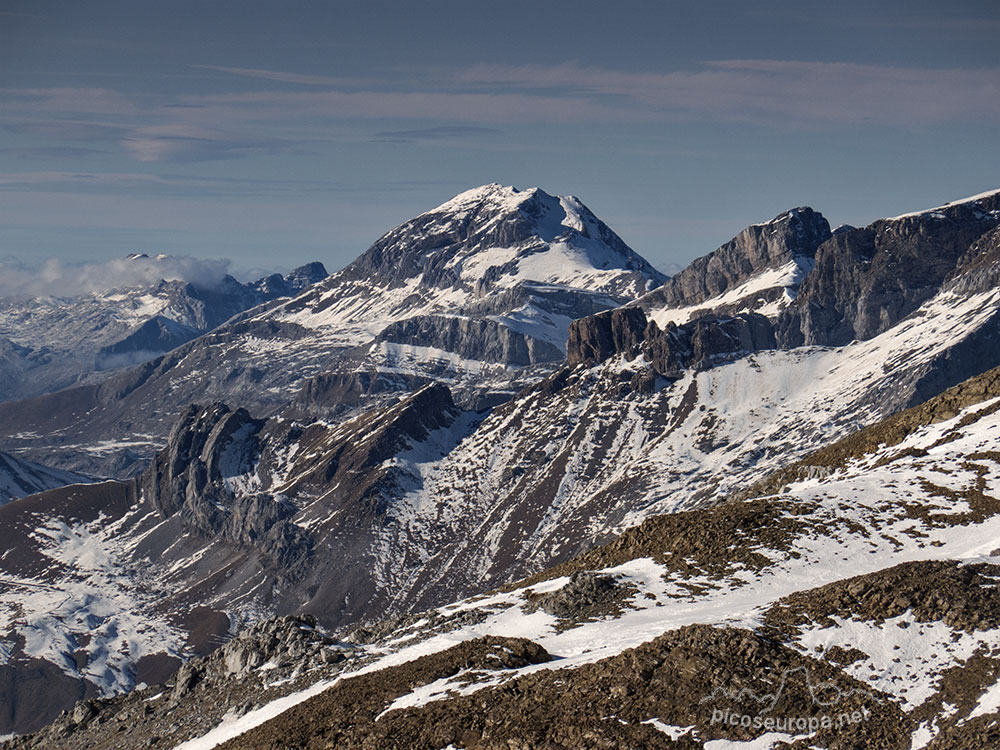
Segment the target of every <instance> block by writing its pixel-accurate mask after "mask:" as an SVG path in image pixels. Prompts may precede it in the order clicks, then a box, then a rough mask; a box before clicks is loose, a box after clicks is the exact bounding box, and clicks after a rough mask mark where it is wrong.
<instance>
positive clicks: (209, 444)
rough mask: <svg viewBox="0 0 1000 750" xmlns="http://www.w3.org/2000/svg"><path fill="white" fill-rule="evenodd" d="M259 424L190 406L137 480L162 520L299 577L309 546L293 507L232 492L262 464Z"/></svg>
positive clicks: (220, 409) (216, 407)
mask: <svg viewBox="0 0 1000 750" xmlns="http://www.w3.org/2000/svg"><path fill="white" fill-rule="evenodd" d="M264 425H265V422H264V420H255V419H253V418H251V417H250V415H249V413H247V411H246V410H245V409H237V410H236V411H232V410H230V409H229V407H227V406H226V405H224V404H219V403H216V404H212V405H211V406H208V407H201V406H191V407H189V408H188V410H187V411H186V412H185V413H184V414H183V415H182V417H181V419H180V420H179V421H178V423H177V424H176V425H175V426H174V429H173V430H172V431H171V433H170V437H169V439H168V441H167V447H166V448H164V450H163V451H161V452H160V454H159V455H158V456H157V457H156V459H155V460H154V461H153V464H152V465H151V466H150V467H149V468H148V469H147V470H146V471H145V472H144V473H143V474H142V475H141V476H140V477H138V478H137V479H136V480H134V483H135V487H136V489H137V491H138V493H139V495H140V496H141V497H142V498H143V499H144V500H146V501H147V502H149V503H150V504H151V505H152V506H153V507H154V508H155V509H156V510H157V511H158V512H159V513H160V515H161V516H162V517H163V518H169V517H171V516H173V515H175V514H177V515H178V516H179V517H180V519H181V521H182V522H183V524H184V525H185V527H186V528H188V529H190V530H191V531H194V532H195V533H197V534H200V535H202V536H204V537H206V538H213V537H216V536H219V537H222V538H224V539H226V540H227V541H229V542H232V543H234V544H236V545H238V546H241V547H245V548H251V549H254V550H257V551H259V552H261V553H262V554H263V555H264V557H265V558H266V559H268V560H270V561H271V562H272V563H273V564H274V566H275V568H276V569H278V570H280V571H281V575H282V577H285V578H295V577H296V576H297V575H299V574H300V573H301V572H302V566H303V565H304V563H305V559H306V558H307V557H308V555H309V552H310V548H311V540H310V539H309V537H308V535H307V534H306V532H305V531H303V530H302V529H301V528H299V527H298V526H295V525H294V524H292V523H291V520H290V519H291V517H292V516H294V515H295V512H296V508H295V506H294V505H293V504H292V503H290V502H289V501H288V500H286V499H285V498H283V497H281V496H274V495H272V494H270V493H267V492H255V491H253V489H252V486H251V488H250V491H247V490H246V489H244V490H243V491H234V489H233V486H232V483H233V482H234V481H238V478H239V477H242V476H245V475H249V474H250V473H251V472H253V470H254V469H255V468H256V464H257V461H258V459H259V458H260V452H261V448H260V444H259V440H258V436H259V434H260V432H261V429H262V428H263V427H264Z"/></svg>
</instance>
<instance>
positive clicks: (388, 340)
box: [3, 185, 664, 471]
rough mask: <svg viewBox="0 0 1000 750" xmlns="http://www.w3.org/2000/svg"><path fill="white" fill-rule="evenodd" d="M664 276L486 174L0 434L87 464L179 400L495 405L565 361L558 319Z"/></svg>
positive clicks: (172, 414) (143, 433)
mask: <svg viewBox="0 0 1000 750" xmlns="http://www.w3.org/2000/svg"><path fill="white" fill-rule="evenodd" d="M663 279H664V277H663V275H662V274H660V273H659V272H657V271H656V270H655V269H654V268H653V267H652V266H650V265H649V264H648V263H647V262H646V261H644V260H643V259H642V258H640V257H639V256H638V255H636V254H635V253H634V252H633V251H632V250H630V249H629V248H628V247H627V246H626V245H625V244H624V243H623V242H622V240H621V239H620V238H619V237H618V236H617V235H615V234H614V232H612V231H611V230H610V229H609V228H608V227H607V226H606V225H605V224H604V223H602V222H601V221H600V220H598V219H597V218H596V217H595V216H594V215H593V213H591V212H590V211H589V210H588V209H587V208H586V207H585V206H583V204H581V203H580V202H579V201H578V200H577V199H576V198H572V197H554V196H550V195H548V194H546V193H544V192H543V191H541V190H539V189H537V188H534V189H531V190H525V191H518V190H516V189H514V188H510V187H502V186H499V185H487V186H485V187H482V188H477V189H475V190H471V191H468V192H466V193H463V194H461V195H459V196H458V197H456V198H455V199H453V200H451V201H449V202H447V203H445V204H443V205H441V206H439V207H437V208H435V209H432V210H431V211H428V212H426V213H424V214H421V215H420V216H418V217H416V218H414V219H412V220H411V221H409V222H406V223H405V224H402V225H401V226H399V227H397V228H395V229H393V230H392V231H390V232H389V233H387V234H386V235H385V236H384V237H382V238H381V239H380V240H378V241H377V242H376V243H375V244H374V245H372V247H371V248H369V249H368V250H367V251H366V252H365V253H364V254H363V255H361V256H360V257H359V258H358V259H357V260H356V261H355V262H353V263H352V264H351V265H349V266H348V267H347V268H345V269H343V270H341V271H339V272H338V273H335V274H333V275H332V276H331V277H329V278H328V279H326V280H325V281H323V282H322V283H319V284H316V285H315V286H314V287H312V288H310V289H308V290H307V291H305V292H304V293H303V294H301V295H299V296H298V297H296V298H294V299H292V300H289V301H285V302H280V303H273V304H271V305H269V306H267V307H266V308H264V309H262V310H257V311H254V312H253V313H251V314H247V315H243V316H240V317H239V318H237V319H235V320H233V321H231V322H230V323H229V324H227V325H225V326H222V327H220V328H218V329H216V330H215V331H213V332H211V333H210V334H209V335H207V336H203V337H202V338H200V339H198V340H197V341H196V342H192V343H190V344H188V345H185V346H182V347H180V348H179V349H177V350H175V351H173V352H171V353H170V354H169V355H167V356H165V357H163V358H161V359H159V360H154V361H153V362H152V363H150V364H149V365H147V366H144V367H142V368H138V369H134V370H131V371H128V372H126V373H124V374H122V375H121V376H116V377H115V378H113V379H111V380H109V381H107V382H105V383H102V384H101V385H100V386H93V387H91V388H90V389H89V390H87V391H86V392H80V393H79V394H78V395H76V396H75V397H74V399H75V401H77V402H80V403H85V404H87V405H88V406H87V411H88V412H89V416H87V417H86V419H85V420H83V421H79V420H77V421H73V422H72V423H64V424H60V425H59V428H60V429H59V431H58V434H57V435H56V436H55V437H54V438H53V437H52V436H53V434H54V433H56V432H57V430H56V429H53V428H54V427H55V426H54V425H51V424H49V423H48V422H47V421H46V420H48V416H47V415H48V414H49V413H51V412H52V411H53V409H52V408H48V407H47V406H46V405H45V404H41V403H39V404H26V405H23V408H22V406H14V407H12V408H11V409H10V410H9V411H7V412H5V413H4V415H3V421H5V422H6V423H7V424H8V425H12V426H13V425H16V429H12V430H10V432H12V433H38V435H39V437H36V438H32V439H27V438H25V439H20V438H13V439H11V438H10V437H9V436H8V440H7V441H5V442H4V443H3V445H4V446H5V447H8V448H15V447H16V448H18V449H31V450H34V451H36V454H37V453H41V452H42V451H43V450H45V451H51V450H52V449H53V447H54V446H53V442H56V441H58V443H59V451H60V454H61V457H62V458H63V459H64V460H65V456H66V455H67V454H73V455H74V456H75V458H74V459H72V460H73V461H74V464H73V465H74V466H92V467H94V468H97V467H104V464H103V463H101V461H102V459H101V457H99V456H95V455H93V453H92V452H91V453H88V447H87V445H86V443H87V442H88V441H92V440H93V439H94V437H95V436H99V438H100V439H103V440H112V439H114V440H122V439H127V440H131V441H133V442H143V441H145V442H146V445H144V446H137V447H136V448H135V449H136V450H137V451H142V450H143V449H144V451H145V453H147V455H148V454H151V453H152V449H153V447H154V445H155V444H156V440H155V438H160V439H162V437H163V436H165V434H166V432H167V430H168V429H169V426H170V425H171V424H172V423H173V421H174V419H175V418H176V415H177V412H178V409H179V408H182V407H183V405H185V404H188V403H192V402H199V401H206V400H211V399H216V398H221V399H225V400H227V401H229V402H231V403H234V404H240V405H244V406H247V407H250V408H253V409H255V411H257V412H272V411H274V410H276V409H279V408H283V407H285V406H286V405H287V404H288V402H289V401H290V400H291V399H293V398H294V397H295V396H296V394H298V393H300V392H301V393H303V394H304V395H305V396H306V398H305V399H304V400H303V404H302V405H303V407H304V408H306V409H309V410H310V411H312V412H314V413H320V414H324V415H325V414H326V413H327V412H328V411H329V410H330V409H344V408H353V407H355V406H357V405H358V404H359V403H366V402H367V401H369V400H371V399H370V398H369V397H375V401H378V400H379V397H380V396H382V397H383V400H385V399H386V398H388V399H391V398H395V397H398V396H399V395H400V394H401V393H407V392H409V391H411V390H413V389H414V388H417V387H420V386H421V385H424V384H426V383H428V382H431V381H436V382H444V383H447V384H449V385H450V386H451V387H453V389H454V391H455V398H456V399H458V400H460V401H462V402H464V403H467V404H483V403H495V402H496V401H498V400H503V399H506V398H508V397H509V396H510V395H511V394H512V393H513V392H516V391H517V390H519V389H520V388H521V387H523V386H525V385H527V384H529V383H531V382H535V381H537V380H538V379H540V378H541V377H544V375H545V374H547V373H548V372H549V371H551V370H552V369H553V368H554V367H555V366H557V365H558V364H559V363H560V362H561V361H562V360H563V359H564V357H565V346H566V337H567V331H568V328H569V325H570V322H571V321H572V320H574V319H576V318H579V317H583V316H586V315H591V314H593V313H596V312H599V311H602V310H607V309H609V308H613V307H617V306H619V305H621V304H623V303H625V302H628V301H631V300H632V299H634V298H635V297H637V296H639V295H641V294H642V293H644V292H646V291H648V290H649V289H652V288H654V287H655V286H657V285H659V284H660V283H662V281H663ZM40 412H45V416H40V414H39V413H40ZM41 421H46V424H45V429H44V430H42V429H39V426H40V422H41ZM150 436H153V437H154V440H152V441H150ZM109 471H110V469H109Z"/></svg>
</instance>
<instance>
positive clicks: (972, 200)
mask: <svg viewBox="0 0 1000 750" xmlns="http://www.w3.org/2000/svg"><path fill="white" fill-rule="evenodd" d="M997 193H1000V188H997V189H995V190H987V191H986V192H985V193H978V194H977V195H970V196H969V197H968V198H960V199H959V200H957V201H949V202H947V203H945V204H943V205H940V206H935V207H934V208H925V209H924V210H923V211H910V212H909V213H905V214H900V215H899V216H890V217H888V218H886V219H885V221H898V220H900V219H908V218H910V217H912V216H921V215H923V214H929V213H933V212H934V211H941V210H942V209H945V208H954V207H955V206H961V205H964V204H966V203H975V202H976V201H979V200H982V199H983V198H990V197H992V196H994V195H996V194H997Z"/></svg>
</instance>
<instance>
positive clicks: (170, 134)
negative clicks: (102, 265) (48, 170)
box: [0, 60, 1000, 163]
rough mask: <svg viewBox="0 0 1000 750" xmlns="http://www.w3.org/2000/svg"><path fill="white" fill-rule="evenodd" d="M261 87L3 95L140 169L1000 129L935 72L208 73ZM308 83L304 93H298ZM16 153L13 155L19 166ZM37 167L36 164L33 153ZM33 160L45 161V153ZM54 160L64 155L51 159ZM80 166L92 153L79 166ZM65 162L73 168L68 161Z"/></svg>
mask: <svg viewBox="0 0 1000 750" xmlns="http://www.w3.org/2000/svg"><path fill="white" fill-rule="evenodd" d="M198 67H201V68H205V69H207V70H212V71H217V72H219V73H222V74H224V75H225V76H226V77H228V76H230V75H237V76H244V77H247V76H248V77H251V78H257V79H260V80H263V81H266V82H267V84H268V85H267V87H265V88H263V89H261V90H256V91H240V92H222V93H194V92H190V93H186V94H179V95H169V96H167V95H165V94H161V95H151V96H138V95H127V94H125V93H121V92H117V91H114V90H112V89H107V88H72V87H54V88H31V89H10V88H4V89H0V106H2V108H3V112H4V123H3V125H2V127H4V128H5V129H6V130H8V131H10V132H15V133H21V134H25V135H31V136H36V137H39V138H44V139H46V140H48V141H50V143H48V144H25V145H26V146H32V147H38V146H43V145H44V146H50V147H56V146H57V145H58V142H59V141H63V142H67V141H70V142H76V143H75V145H77V146H83V145H86V146H93V145H94V144H96V143H99V142H106V143H114V144H117V145H118V146H119V147H120V148H121V149H123V150H124V152H125V153H126V154H127V155H128V156H130V157H131V158H132V159H133V160H135V161H138V162H178V163H179V162H197V161H213V160H222V159H237V158H246V157H252V156H257V155H261V154H278V153H292V152H294V150H295V149H296V148H301V147H302V146H303V145H304V143H305V141H304V140H303V139H304V138H305V137H306V136H305V135H304V134H305V133H310V134H311V137H312V138H322V137H326V134H327V133H328V132H329V128H330V126H331V125H332V124H337V123H344V122H348V121H351V120H365V119H372V120H382V121H384V122H385V123H386V124H387V125H389V124H391V123H392V122H393V121H400V122H406V123H407V124H411V123H412V122H413V121H414V120H418V121H419V120H424V121H438V122H440V121H442V120H444V121H451V122H453V123H455V124H454V125H450V126H445V127H427V128H420V127H413V128H407V129H402V128H400V129H390V128H385V127H384V129H381V130H378V131H376V132H375V133H374V135H373V138H372V139H373V140H374V141H376V142H408V143H419V142H425V143H435V142H436V143H442V144H444V143H448V142H449V141H451V142H456V143H459V142H462V141H463V140H470V142H471V139H474V138H479V137H484V136H493V135H499V134H500V133H501V131H500V130H499V129H498V128H500V127H502V126H503V125H504V124H537V125H543V124H566V125H573V124H580V123H584V124H588V125H598V124H605V125H607V124H619V123H662V122H692V121H695V122H698V121H711V122H720V123H738V124H744V123H750V124H754V125H757V126H760V127H765V128H772V129H784V128H794V127H807V128H814V129H815V128H818V129H831V128H841V127H850V126H854V125H858V124H866V123H875V124H880V125H886V126H890V127H911V126H920V125H924V124H941V123H955V122H958V123H961V122H972V123H992V122H997V121H1000V69H998V68H980V69H934V68H915V67H902V66H895V67H893V66H883V65H863V64H856V63H829V62H807V61H792V60H716V61H708V62H705V63H702V64H700V65H699V66H697V67H694V68H690V69H686V70H676V71H669V72H637V71H625V70H613V69H608V68H597V67H588V66H583V65H580V64H578V63H564V64H560V65H547V66H546V65H517V66H510V65H477V66H473V67H470V68H467V69H464V70H461V71H459V72H454V73H451V74H442V71H440V70H434V71H423V72H414V73H412V75H413V76H414V77H413V78H412V79H409V80H408V82H407V83H406V85H405V87H403V88H401V84H400V81H399V80H398V79H388V78H383V77H379V76H377V75H372V76H371V78H370V79H367V80H364V81H361V80H355V79H344V78H337V77H329V76H320V75H307V74H300V73H288V72H283V71H271V70H264V69H257V68H236V67H226V66H198ZM300 84H303V85H306V86H307V87H308V88H307V89H305V90H303V89H301V88H295V89H289V88H287V87H289V86H298V85H300ZM12 155H15V156H16V154H12ZM24 155H25V156H28V157H29V158H30V156H31V154H29V153H28V152H25V153H24ZM34 155H35V156H36V157H38V158H41V157H43V156H44V153H43V152H40V151H39V152H35V154H34ZM50 155H51V156H53V157H55V156H57V155H58V154H56V152H51V153H50ZM81 155H82V154H81ZM63 156H69V153H68V152H65V153H64V154H63Z"/></svg>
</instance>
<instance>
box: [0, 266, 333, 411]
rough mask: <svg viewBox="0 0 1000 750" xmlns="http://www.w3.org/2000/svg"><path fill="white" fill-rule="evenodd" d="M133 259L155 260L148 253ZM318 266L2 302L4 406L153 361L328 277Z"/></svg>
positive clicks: (0, 331) (0, 360) (1, 389)
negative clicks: (246, 277)
mask: <svg viewBox="0 0 1000 750" xmlns="http://www.w3.org/2000/svg"><path fill="white" fill-rule="evenodd" d="M128 260H129V261H131V262H143V261H146V262H151V261H150V260H149V259H148V258H147V256H145V255H143V254H135V255H132V256H130V257H129V258H128ZM326 276H327V273H326V269H325V268H323V265H322V264H321V263H310V264H308V265H306V266H302V267H301V268H297V269H295V270H294V271H292V272H291V273H289V274H288V275H286V276H281V275H280V274H272V275H271V276H267V277H264V278H262V279H259V280H257V281H255V282H252V283H247V284H242V283H240V282H238V281H237V280H236V279H234V278H233V277H232V276H226V277H224V278H223V279H222V280H221V281H220V282H218V283H216V282H206V283H205V284H204V285H201V284H195V283H190V282H185V281H161V282H159V283H158V284H154V285H151V286H144V287H141V286H140V287H129V288H123V289H113V290H110V291H106V292H99V293H93V294H88V295H83V296H79V297H70V298H65V297H62V298H56V297H44V298H36V299H29V300H10V299H6V300H5V299H0V401H12V400H16V399H23V398H30V397H32V396H38V395H41V394H43V393H47V392H50V391H54V390H58V389H60V388H65V387H67V386H71V385H75V384H77V383H79V382H81V381H85V380H87V379H88V377H90V376H92V375H94V374H95V373H96V374H97V375H98V377H107V371H109V370H116V369H121V368H124V367H129V366H131V365H135V364H139V363H141V362H145V361H147V360H150V359H153V358H155V357H157V356H159V355H161V354H163V353H164V352H167V351H170V350H171V349H174V348H176V347H177V346H180V345H181V344H183V343H185V342H187V341H190V340H191V339H194V338H197V337H198V336H200V335H202V334H203V333H205V332H206V331H209V330H211V329H213V328H215V327H216V326H219V325H221V324H222V323H224V322H225V321H227V320H229V318H231V317H233V316H234V315H236V314H237V313H241V312H244V311H245V310H249V309H250V308H252V307H256V306H257V305H260V304H262V303H264V302H268V301H270V300H273V299H277V298H279V297H288V296H294V295H296V294H298V293H299V292H301V291H302V290H303V289H305V288H306V287H308V286H309V285H311V284H314V283H316V282H317V281H321V280H322V279H324V278H326Z"/></svg>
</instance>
